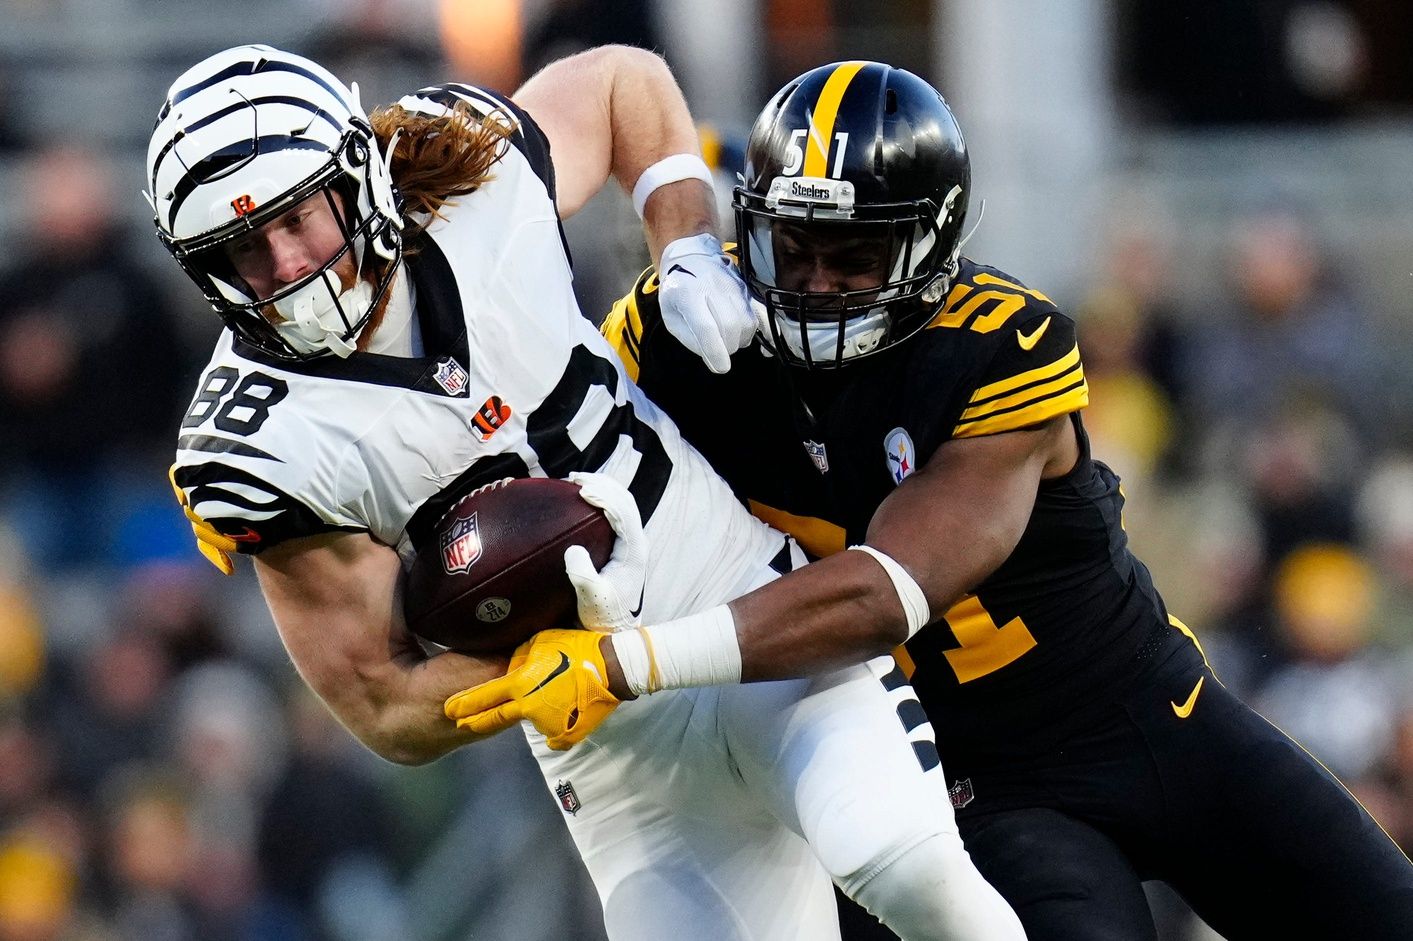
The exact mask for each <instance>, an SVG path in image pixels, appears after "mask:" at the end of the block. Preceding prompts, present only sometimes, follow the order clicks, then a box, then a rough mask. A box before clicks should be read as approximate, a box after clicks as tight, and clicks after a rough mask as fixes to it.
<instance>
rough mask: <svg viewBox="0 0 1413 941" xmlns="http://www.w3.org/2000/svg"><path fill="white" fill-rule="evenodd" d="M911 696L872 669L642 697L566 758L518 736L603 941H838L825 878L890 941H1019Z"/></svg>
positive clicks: (896, 677) (894, 679)
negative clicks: (575, 857) (575, 853)
mask: <svg viewBox="0 0 1413 941" xmlns="http://www.w3.org/2000/svg"><path fill="white" fill-rule="evenodd" d="M740 593H741V592H737V594H740ZM885 677H887V682H886V683H885V681H884V679H885ZM909 700H911V701H912V702H914V703H915V702H916V697H915V695H914V693H913V691H912V688H911V687H910V686H908V685H907V684H906V683H904V682H902V681H901V674H900V673H897V672H896V667H895V665H894V664H893V661H892V659H891V658H888V657H880V658H878V659H876V660H873V661H871V662H869V663H867V664H860V665H857V666H853V667H849V668H847V669H844V670H840V671H838V672H835V673H831V674H828V675H825V676H820V677H814V678H811V679H802V680H789V681H781V682H773V683H749V684H742V685H739V686H723V687H709V688H703V689H689V690H670V691H665V692H661V693H655V694H653V695H651V696H644V697H642V698H640V699H638V700H634V701H631V702H626V703H624V704H623V705H622V706H620V707H619V708H618V709H616V710H615V711H614V713H613V714H612V715H611V716H609V718H608V719H607V720H606V721H605V722H604V724H603V725H602V726H600V727H599V728H598V729H597V730H596V731H595V732H594V734H593V735H591V736H590V737H589V738H588V739H587V740H585V741H584V742H583V743H581V744H580V745H578V746H576V747H575V748H573V749H571V750H570V751H568V752H554V751H550V750H549V749H548V748H546V747H545V745H544V739H543V737H542V736H540V735H538V734H537V733H535V732H534V731H533V730H532V729H530V727H529V726H528V725H527V726H526V728H527V730H528V732H527V734H528V737H529V738H530V744H531V748H532V750H533V751H534V754H535V757H536V759H537V760H538V761H539V764H540V769H541V771H542V772H543V774H544V776H545V781H546V783H547V784H548V785H549V787H550V789H551V791H552V792H553V793H555V795H556V798H557V800H559V802H560V806H561V808H562V809H563V810H564V817H565V820H566V822H567V823H568V825H569V830H570V832H571V834H572V835H573V837H574V841H575V843H576V844H577V846H578V848H579V851H580V853H581V855H582V856H583V858H584V862H585V865H586V866H587V868H588V871H589V874H590V876H591V877H592V878H593V881H594V885H595V887H596V889H597V890H598V893H599V897H600V899H601V900H602V902H603V909H604V921H605V924H606V926H607V928H608V934H609V937H610V938H612V939H614V941H829V939H837V938H838V937H839V927H838V916H837V913H836V909H835V905H834V895H833V891H832V889H831V886H830V880H831V879H832V880H833V881H834V882H836V883H838V885H839V886H840V888H841V889H843V890H844V891H845V892H846V893H848V894H849V895H850V896H851V897H853V898H855V899H856V900H858V901H859V902H860V903H861V904H863V905H864V907H866V908H867V909H868V910H869V911H871V912H872V913H873V914H874V915H875V916H876V917H878V918H879V919H880V920H881V921H883V922H884V924H887V925H888V926H889V927H890V928H892V929H893V930H894V931H895V932H896V933H898V934H899V935H900V936H901V937H902V938H903V939H904V941H1020V939H1023V938H1024V932H1023V931H1022V929H1021V927H1020V922H1019V921H1018V920H1017V919H1016V916H1015V914H1014V913H1013V912H1012V911H1011V909H1010V907H1009V906H1008V905H1007V904H1006V903H1005V902H1004V901H1003V900H1002V899H1001V897H1000V895H999V894H997V893H996V891H995V890H994V889H992V888H991V886H990V885H989V884H988V883H987V882H986V881H985V880H984V879H983V878H982V877H981V875H980V873H978V872H977V871H976V869H975V867H974V866H973V865H972V863H971V859H970V857H969V856H968V855H967V853H966V850H965V849H964V848H963V847H962V842H961V838H960V836H959V835H958V833H957V826H956V821H955V819H954V817H953V815H952V805H951V802H950V800H949V799H948V795H947V785H946V781H945V779H944V777H943V774H942V769H941V767H940V766H938V765H937V764H936V763H935V760H934V761H928V760H927V759H926V758H925V757H923V756H926V755H928V753H929V752H930V751H932V750H933V749H932V741H933V732H932V727H931V725H929V724H928V723H926V722H923V723H921V724H917V719H916V718H913V719H912V721H911V722H910V723H909V724H912V725H913V726H914V727H913V728H912V729H911V730H909V729H908V728H907V727H906V726H905V723H904V720H903V718H902V715H903V714H904V712H906V713H907V714H908V715H911V716H914V717H916V716H918V715H920V708H918V709H907V710H902V709H900V706H901V704H902V703H904V702H905V701H909ZM914 742H917V743H919V745H918V747H917V748H916V749H915V748H914ZM925 764H930V767H928V768H926V769H924V765H925Z"/></svg>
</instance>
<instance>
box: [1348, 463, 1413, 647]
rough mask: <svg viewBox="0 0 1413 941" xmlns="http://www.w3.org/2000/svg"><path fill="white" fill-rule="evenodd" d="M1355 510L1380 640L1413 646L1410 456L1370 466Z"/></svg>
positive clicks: (1412, 465)
mask: <svg viewBox="0 0 1413 941" xmlns="http://www.w3.org/2000/svg"><path fill="white" fill-rule="evenodd" d="M1356 510H1357V519H1358V530H1359V536H1360V542H1361V544H1362V545H1363V546H1364V548H1365V550H1366V551H1367V552H1368V553H1369V556H1370V559H1371V560H1372V561H1373V563H1374V565H1375V567H1376V568H1377V569H1378V573H1379V578H1380V587H1381V588H1382V594H1381V596H1380V598H1379V607H1378V618H1377V624H1376V629H1377V631H1378V634H1379V637H1380V639H1382V640H1384V641H1386V642H1389V643H1397V644H1401V645H1403V646H1405V647H1407V646H1410V645H1413V456H1410V455H1408V454H1392V455H1388V456H1385V457H1384V458H1383V459H1382V460H1380V461H1379V462H1377V463H1375V465H1374V467H1373V470H1372V471H1371V472H1370V474H1369V476H1368V478H1367V479H1366V480H1365V482H1364V485H1363V487H1362V489H1361V490H1360V493H1359V500H1358V504H1357V507H1356ZM1410 672H1413V671H1410Z"/></svg>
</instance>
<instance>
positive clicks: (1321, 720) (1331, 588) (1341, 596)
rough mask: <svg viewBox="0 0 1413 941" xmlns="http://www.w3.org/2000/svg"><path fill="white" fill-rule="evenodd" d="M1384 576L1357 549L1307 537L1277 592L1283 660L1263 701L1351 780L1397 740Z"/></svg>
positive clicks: (1264, 688)
mask: <svg viewBox="0 0 1413 941" xmlns="http://www.w3.org/2000/svg"><path fill="white" fill-rule="evenodd" d="M1375 582H1376V579H1375V575H1374V571H1373V569H1372V567H1371V566H1370V565H1369V564H1368V562H1366V561H1365V560H1364V559H1363V558H1362V557H1361V556H1360V555H1359V554H1358V553H1357V552H1356V551H1355V550H1354V549H1352V548H1350V547H1349V546H1346V545H1340V544H1335V543H1323V544H1308V545H1305V546H1301V547H1300V548H1298V549H1296V550H1294V551H1293V552H1291V553H1289V554H1288V555H1287V556H1286V557H1285V558H1284V559H1282V560H1281V562H1280V563H1279V565H1277V567H1276V572H1275V577H1274V579H1273V590H1272V600H1273V608H1274V613H1275V616H1276V624H1277V629H1278V634H1279V637H1280V641H1281V655H1282V658H1283V660H1284V663H1282V664H1281V665H1280V666H1278V667H1276V669H1275V670H1274V671H1272V672H1271V674H1270V675H1269V676H1268V677H1267V678H1266V680H1265V682H1264V683H1262V684H1261V687H1260V688H1259V690H1258V691H1257V693H1256V697H1255V699H1256V702H1257V708H1258V709H1260V710H1261V711H1262V713H1263V714H1264V715H1266V716H1267V717H1268V718H1269V719H1270V720H1271V721H1272V722H1274V723H1275V724H1276V725H1278V726H1279V727H1281V728H1282V729H1284V730H1285V731H1286V732H1288V733H1289V734H1290V735H1291V736H1292V737H1293V738H1295V739H1296V741H1298V742H1300V743H1301V744H1302V745H1304V746H1305V747H1306V748H1308V749H1310V751H1311V752H1312V753H1313V754H1315V755H1316V756H1317V757H1318V758H1319V759H1320V760H1321V761H1323V762H1324V763H1325V764H1326V765H1328V766H1329V768H1330V770H1331V771H1333V772H1334V773H1335V774H1337V775H1339V776H1340V777H1341V778H1343V779H1344V780H1346V781H1351V782H1352V781H1357V780H1359V779H1361V778H1362V777H1364V776H1365V775H1367V774H1368V773H1369V772H1370V771H1371V770H1372V769H1373V768H1374V766H1375V764H1376V763H1377V762H1378V761H1379V759H1380V757H1381V756H1382V755H1383V754H1384V752H1385V750H1386V749H1387V748H1388V746H1389V744H1390V743H1391V741H1392V739H1393V729H1394V722H1395V713H1396V709H1397V705H1398V697H1397V692H1398V687H1397V683H1396V679H1397V678H1396V676H1395V675H1394V672H1393V669H1392V667H1391V664H1390V659H1389V657H1388V655H1387V652H1386V651H1384V650H1382V649H1380V648H1377V647H1375V646H1374V645H1373V644H1372V634H1373V625H1372V616H1373V612H1374V598H1375V591H1376V588H1375Z"/></svg>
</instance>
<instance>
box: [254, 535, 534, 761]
mask: <svg viewBox="0 0 1413 941" xmlns="http://www.w3.org/2000/svg"><path fill="white" fill-rule="evenodd" d="M255 571H256V574H257V575H258V576H259V579H260V588H261V590H262V591H263V592H264V594H265V600H266V602H267V603H268V604H269V606H270V613H271V614H272V615H273V616H274V619H275V626H276V627H277V628H278V629H279V632H280V639H281V640H283V641H284V645H285V649H286V650H287V651H288V652H289V655H290V659H291V660H293V661H294V665H295V668H296V669H297V670H298V671H299V674H300V676H301V677H303V678H304V680H305V682H306V683H308V684H309V686H310V687H311V688H312V689H313V690H314V691H315V692H316V693H318V694H319V697H320V698H321V699H323V701H324V703H325V704H326V705H327V706H328V707H329V709H330V710H331V711H332V712H333V713H334V715H336V716H337V717H338V719H339V721H340V722H342V723H343V724H344V725H345V726H346V727H347V728H348V729H349V731H351V732H352V733H353V734H354V735H355V736H357V737H358V739H359V740H360V741H361V742H363V744H365V745H366V746H368V748H370V749H371V750H373V751H374V752H376V753H377V754H379V755H381V756H382V757H383V758H386V759H387V760H389V761H393V762H397V763H398V764H423V763H426V762H428V761H431V760H433V759H435V758H439V757H441V756H442V755H444V754H446V753H447V752H449V751H451V750H452V749H453V748H456V747H458V746H460V745H465V744H467V743H468V742H473V741H476V740H478V739H480V738H483V737H485V736H481V735H475V734H472V733H470V732H468V731H465V730H461V729H458V728H456V726H455V725H454V724H452V723H451V722H448V721H447V719H446V717H445V715H444V714H443V712H442V703H443V701H444V700H445V699H446V697H447V696H449V695H450V694H452V693H454V692H456V691H457V690H461V689H465V688H466V687H467V686H469V685H472V684H475V683H481V682H484V681H485V680H488V679H491V678H492V677H495V676H499V675H500V674H501V673H502V672H504V670H505V668H506V665H507V661H506V659H505V658H498V659H487V660H483V659H480V658H475V657H467V656H463V655H461V654H456V653H443V654H440V655H437V656H433V657H428V656H426V655H425V654H424V653H423V652H422V648H421V647H420V645H419V644H418V642H417V640H416V638H415V637H413V636H412V634H411V633H410V632H408V630H407V627H406V625H405V624H404V623H403V620H402V606H401V600H400V598H399V595H398V584H399V578H400V573H401V563H400V561H399V560H398V557H397V553H395V552H394V551H393V550H392V549H390V548H388V547H387V546H384V545H381V544H379V543H377V542H374V541H373V539H371V538H370V537H369V536H368V535H366V534H364V533H336V534H331V535H321V536H310V537H306V538H302V539H293V540H290V541H289V542H287V543H282V544H280V545H278V546H274V547H272V548H270V549H267V550H266V551H265V552H263V553H261V554H260V555H259V556H257V557H256V559H255Z"/></svg>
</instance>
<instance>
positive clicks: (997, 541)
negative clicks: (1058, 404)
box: [602, 415, 1079, 697]
mask: <svg viewBox="0 0 1413 941" xmlns="http://www.w3.org/2000/svg"><path fill="white" fill-rule="evenodd" d="M1078 458H1079V450H1078V443H1077V441H1076V438H1075V433H1074V430H1073V425H1072V423H1071V420H1070V418H1069V416H1067V415H1062V416H1059V417H1057V418H1053V419H1051V420H1049V421H1048V422H1046V423H1044V424H1042V425H1039V426H1036V427H1033V428H1025V429H1020V430H1017V431H1011V432H1006V433H1004V434H998V435H991V436H987V437H978V438H966V439H958V440H952V441H948V442H946V443H944V444H943V445H942V446H941V447H939V448H938V449H937V452H936V453H935V454H934V455H933V456H932V458H931V459H930V460H929V461H928V462H927V463H926V464H925V465H924V466H923V467H922V468H921V469H919V470H918V471H917V472H916V473H914V474H913V475H912V476H911V477H909V478H908V479H907V480H906V481H905V482H904V483H903V484H901V485H900V486H899V487H898V488H897V489H896V490H895V491H894V492H893V493H892V494H891V495H890V496H889V497H888V499H886V500H885V501H884V502H883V504H882V505H881V506H880V507H879V508H878V511H877V512H876V513H875V514H874V517H873V520H872V521H871V523H870V525H869V530H868V534H867V539H866V543H867V545H869V546H872V547H873V548H875V549H878V550H880V551H882V552H883V553H886V554H887V555H888V556H889V557H891V558H892V559H893V560H894V561H895V562H897V563H898V564H900V565H901V566H902V567H903V569H904V570H905V571H906V573H907V574H908V576H910V577H911V579H912V580H913V581H914V582H915V583H916V584H917V586H918V587H919V588H921V590H922V595H923V596H924V597H925V600H926V610H927V611H928V612H929V613H930V619H935V618H937V617H939V616H941V615H942V614H943V613H944V612H945V611H946V610H947V609H948V608H949V607H951V605H952V604H953V603H955V602H956V601H957V600H958V599H960V598H961V597H962V596H963V595H964V594H966V593H967V592H968V591H971V590H972V589H973V588H974V587H975V586H976V585H977V584H979V583H980V582H981V581H982V580H984V579H985V578H986V576H988V575H990V574H991V573H992V572H993V571H995V570H996V568H997V567H999V566H1000V565H1001V563H1002V562H1004V561H1005V560H1006V558H1007V557H1008V556H1009V555H1010V554H1011V552H1012V551H1013V550H1014V549H1015V547H1016V544H1017V543H1018V542H1019V541H1020V538H1021V535H1022V534H1023V533H1024V532H1025V527H1026V524H1027V523H1028V521H1029V519H1030V514H1031V511H1032V510H1033V508H1034V506H1035V495H1036V491H1037V489H1038V487H1039V485H1040V481H1041V480H1042V479H1044V478H1046V477H1055V476H1059V475H1060V474H1063V473H1066V472H1067V471H1069V470H1070V468H1072V467H1073V466H1074V463H1075V461H1076V460H1078ZM725 607H726V608H729V611H730V615H731V617H730V619H729V623H731V624H732V625H734V629H735V638H734V639H735V641H736V643H737V644H738V645H739V650H740V655H739V656H740V679H741V680H769V679H780V678H783V677H791V676H802V675H807V674H812V673H817V672H821V671H824V670H828V669H831V668H834V667H838V666H842V665H844V664H847V663H855V662H858V661H860V660H864V659H867V658H869V657H873V656H877V655H881V654H886V653H888V652H889V651H891V650H893V649H894V648H895V647H897V646H898V645H899V644H901V643H903V642H904V641H905V640H907V638H908V637H909V633H910V632H909V625H908V617H907V614H906V612H905V609H904V603H903V601H902V600H901V598H900V593H899V590H898V589H897V588H895V586H894V583H893V581H892V579H890V578H889V576H888V574H887V573H886V571H885V570H884V568H883V565H882V564H881V563H880V562H879V561H878V560H876V559H875V558H873V557H871V556H870V555H868V554H867V553H864V552H839V553H835V554H834V555H831V556H829V557H827V558H824V559H821V560H820V561H818V562H814V563H812V564H810V565H807V566H804V567H803V568H801V569H798V570H796V571H794V572H791V573H789V574H787V575H784V576H782V577H780V578H778V579H776V580H775V581H773V582H770V583H769V584H767V585H764V586H762V587H761V588H758V589H756V590H755V591H753V592H750V593H749V594H746V595H743V596H742V597H740V598H737V599H736V600H735V601H732V602H731V603H730V604H729V605H728V606H725ZM720 610H721V609H716V616H715V617H714V619H713V612H710V611H709V612H705V613H704V614H699V615H690V616H689V617H687V618H682V619H679V620H678V621H675V622H668V623H667V624H663V625H650V626H649V627H648V628H645V630H646V631H647V632H648V633H649V634H650V635H653V637H654V638H655V639H653V640H652V641H651V642H652V643H653V645H654V647H655V648H658V649H657V650H656V651H655V653H654V656H655V659H656V660H657V661H659V663H658V664H657V665H658V666H659V667H660V666H661V663H660V661H661V660H662V659H663V657H662V653H663V651H662V650H661V648H662V647H664V646H665V645H664V643H663V636H659V635H664V636H665V632H667V631H671V630H674V629H677V630H682V631H692V630H700V629H701V628H702V627H709V626H711V625H713V624H714V625H717V626H719V625H722V624H725V623H728V620H727V619H725V618H722V617H721V616H720ZM708 619H711V620H708ZM728 640H729V639H728ZM619 643H622V642H621V641H620V642H619ZM602 648H603V650H604V653H605V663H606V666H607V671H608V676H609V684H608V686H609V689H610V690H611V691H613V692H614V693H615V695H619V696H620V697H621V696H623V695H626V694H629V693H630V691H633V690H631V688H630V684H629V683H628V682H627V681H626V678H625V675H624V666H627V667H628V670H629V673H632V672H633V670H632V667H631V665H628V664H623V665H620V664H619V663H618V661H617V653H618V652H619V644H618V643H615V641H614V640H613V639H612V638H605V639H604V640H603V642H602ZM681 666H682V668H683V672H685V674H686V676H687V679H688V682H683V683H680V684H678V685H697V684H696V683H695V682H691V680H692V678H693V672H694V670H695V669H696V665H695V664H693V663H685V664H682V665H681ZM639 685H641V684H639ZM668 685H672V683H671V680H670V679H669V680H668Z"/></svg>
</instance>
